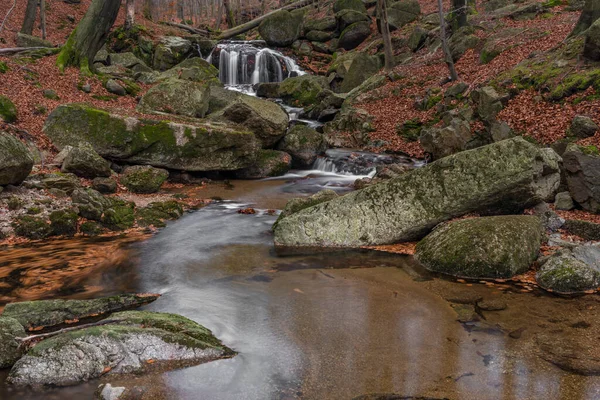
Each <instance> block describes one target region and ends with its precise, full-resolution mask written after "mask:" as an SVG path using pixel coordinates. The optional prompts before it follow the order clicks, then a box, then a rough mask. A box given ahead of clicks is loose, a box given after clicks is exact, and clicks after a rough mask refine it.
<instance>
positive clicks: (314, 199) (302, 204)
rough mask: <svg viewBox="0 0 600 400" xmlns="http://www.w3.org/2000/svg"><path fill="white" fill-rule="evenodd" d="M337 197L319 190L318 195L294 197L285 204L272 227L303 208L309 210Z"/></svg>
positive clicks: (328, 190) (331, 191)
mask: <svg viewBox="0 0 600 400" xmlns="http://www.w3.org/2000/svg"><path fill="white" fill-rule="evenodd" d="M336 197H338V194H337V193H336V192H335V191H333V190H330V189H326V190H321V191H320V192H318V193H315V194H313V195H312V196H308V197H296V198H294V199H291V200H290V201H288V202H287V204H286V205H285V207H284V208H283V210H281V214H279V217H278V218H277V221H275V224H274V225H273V227H275V226H277V224H278V223H279V221H281V220H282V219H283V218H285V217H289V216H290V215H292V214H295V213H297V212H299V211H302V210H304V209H305V208H309V207H312V206H316V205H317V204H321V203H324V202H326V201H329V200H333V199H335V198H336Z"/></svg>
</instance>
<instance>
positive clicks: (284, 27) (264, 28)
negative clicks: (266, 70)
mask: <svg viewBox="0 0 600 400" xmlns="http://www.w3.org/2000/svg"><path fill="white" fill-rule="evenodd" d="M302 20H303V18H302V15H297V14H293V13H291V12H289V11H286V10H280V11H277V12H275V13H273V14H271V15H269V16H268V17H267V18H265V19H264V20H263V21H262V22H261V23H260V25H259V27H258V32H259V33H260V36H261V37H262V38H263V39H264V40H265V41H266V42H267V44H268V45H269V46H275V47H288V46H290V45H291V44H292V43H294V41H296V40H297V39H298V38H299V37H300V32H301V29H302Z"/></svg>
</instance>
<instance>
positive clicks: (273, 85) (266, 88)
mask: <svg viewBox="0 0 600 400" xmlns="http://www.w3.org/2000/svg"><path fill="white" fill-rule="evenodd" d="M256 95H257V96H258V97H267V98H270V99H274V98H277V97H279V82H262V83H259V84H258V85H257V86H256Z"/></svg>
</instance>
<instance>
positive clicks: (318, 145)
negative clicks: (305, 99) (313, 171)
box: [278, 125, 327, 168]
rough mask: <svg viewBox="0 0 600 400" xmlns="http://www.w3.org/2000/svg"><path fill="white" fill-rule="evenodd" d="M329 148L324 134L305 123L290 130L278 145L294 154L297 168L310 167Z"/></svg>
mask: <svg viewBox="0 0 600 400" xmlns="http://www.w3.org/2000/svg"><path fill="white" fill-rule="evenodd" d="M326 148H327V146H326V144H325V140H324V138H323V135H322V134H320V133H319V132H317V131H315V130H314V129H312V128H309V127H308V126H304V125H296V126H294V127H293V128H291V129H290V130H289V132H288V133H287V134H286V135H285V137H284V138H283V140H281V142H280V143H279V145H278V149H279V150H281V151H284V152H286V153H288V154H289V155H291V156H292V165H293V166H294V167H296V168H308V167H310V166H312V164H313V163H314V162H315V160H316V159H317V156H318V155H319V154H321V153H322V152H323V151H325V149H326Z"/></svg>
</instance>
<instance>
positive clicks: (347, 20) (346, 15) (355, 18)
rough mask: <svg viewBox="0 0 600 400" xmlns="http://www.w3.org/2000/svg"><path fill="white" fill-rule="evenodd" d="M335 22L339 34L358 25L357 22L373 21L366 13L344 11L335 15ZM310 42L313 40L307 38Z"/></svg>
mask: <svg viewBox="0 0 600 400" xmlns="http://www.w3.org/2000/svg"><path fill="white" fill-rule="evenodd" d="M335 20H336V24H337V30H338V32H342V31H343V30H344V29H346V28H347V27H349V26H350V25H352V24H354V23H356V22H370V21H371V19H370V18H369V16H368V15H367V14H365V13H362V12H359V11H355V10H342V11H340V12H338V13H337V14H335ZM307 38H308V40H313V39H310V38H309V37H308V36H307Z"/></svg>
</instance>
